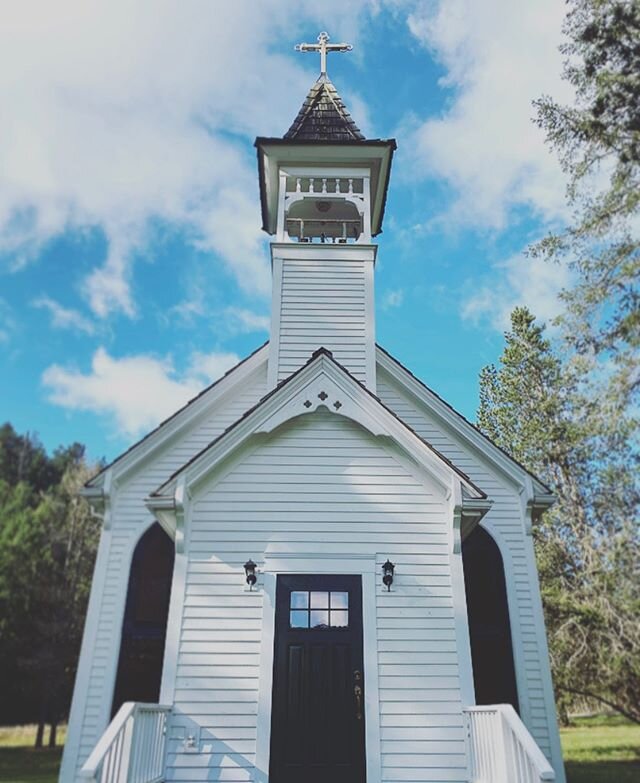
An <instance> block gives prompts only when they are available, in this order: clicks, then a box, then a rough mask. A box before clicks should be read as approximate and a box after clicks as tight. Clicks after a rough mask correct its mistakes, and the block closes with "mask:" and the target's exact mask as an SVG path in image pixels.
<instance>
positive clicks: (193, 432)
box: [76, 363, 267, 773]
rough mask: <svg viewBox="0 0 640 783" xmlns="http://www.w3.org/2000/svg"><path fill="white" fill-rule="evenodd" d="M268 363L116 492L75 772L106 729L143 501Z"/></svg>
mask: <svg viewBox="0 0 640 783" xmlns="http://www.w3.org/2000/svg"><path fill="white" fill-rule="evenodd" d="M266 382H267V377H266V363H265V364H263V365H262V366H260V367H259V368H258V369H257V370H256V371H255V372H254V373H252V375H251V376H250V378H248V379H247V380H246V382H245V383H244V384H243V388H242V389H240V390H230V392H229V393H228V394H227V396H226V397H223V398H222V399H221V400H220V401H219V403H218V404H217V405H216V406H215V409H214V410H210V411H208V412H206V411H205V412H204V413H203V415H202V417H201V418H200V419H199V421H197V422H195V423H194V424H193V425H192V426H191V428H190V430H188V431H187V432H183V433H181V434H180V435H179V436H177V437H176V438H175V439H174V442H173V443H172V444H171V445H170V446H168V447H167V448H165V450H163V451H161V453H159V454H158V456H157V457H156V458H155V459H153V460H150V461H149V462H148V463H147V464H146V465H145V466H143V467H141V468H140V470H139V471H138V472H136V473H133V474H132V476H131V477H130V478H128V479H127V480H125V482H124V483H123V485H122V486H119V487H117V489H116V491H115V500H114V504H113V511H112V530H111V535H110V539H111V541H110V548H109V557H108V563H107V568H106V576H105V585H104V591H103V595H102V598H101V601H100V608H99V614H100V618H99V622H98V630H97V634H96V637H95V645H94V649H93V650H92V651H91V671H90V674H89V680H88V682H89V684H88V688H87V690H86V696H85V703H84V713H83V718H82V726H81V734H80V738H79V750H78V755H77V762H76V773H77V772H78V771H79V769H80V767H81V766H82V764H83V763H84V761H85V759H86V758H87V756H88V755H89V753H90V752H91V751H92V750H93V748H94V746H95V744H96V742H97V741H98V739H99V737H100V736H101V734H102V732H103V731H104V729H105V728H106V725H107V723H108V720H109V715H110V707H111V700H112V690H113V682H114V677H115V666H114V661H115V662H117V658H118V651H119V645H120V632H121V624H122V616H123V611H124V599H125V591H126V586H127V583H128V578H129V568H130V564H131V557H132V554H133V550H134V548H135V545H136V543H137V541H138V540H139V538H140V536H141V534H142V533H143V532H144V530H145V529H146V528H147V526H148V525H149V524H150V523H151V521H152V517H151V515H150V514H149V512H148V510H147V509H146V507H145V505H144V499H145V498H146V497H147V496H148V495H149V493H150V492H152V491H153V490H154V489H156V488H157V487H158V486H159V485H160V484H161V483H162V482H164V481H165V480H166V479H167V478H168V477H169V476H170V475H171V474H172V473H173V472H174V471H175V470H177V469H178V468H179V467H181V466H182V465H183V464H184V463H185V462H186V461H187V460H189V459H190V458H191V457H192V456H193V455H194V454H196V453H197V452H198V451H200V450H201V449H202V448H204V447H205V446H207V445H208V444H209V443H210V442H211V441H212V440H213V439H214V438H215V437H217V436H218V435H219V434H220V433H221V432H223V431H224V430H225V429H226V428H227V427H228V426H230V425H231V424H233V422H234V421H236V420H237V419H238V418H239V417H240V416H242V414H243V413H244V412H245V411H247V410H248V409H249V408H251V407H252V406H253V405H255V403H256V402H257V401H258V400H259V399H260V398H261V397H262V396H264V394H265V393H266V391H267V385H266Z"/></svg>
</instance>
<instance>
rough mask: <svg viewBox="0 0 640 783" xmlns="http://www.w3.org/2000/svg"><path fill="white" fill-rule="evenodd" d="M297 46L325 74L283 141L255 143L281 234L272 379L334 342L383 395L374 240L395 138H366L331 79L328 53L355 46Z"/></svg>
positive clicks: (270, 217)
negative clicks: (314, 55) (315, 56)
mask: <svg viewBox="0 0 640 783" xmlns="http://www.w3.org/2000/svg"><path fill="white" fill-rule="evenodd" d="M296 49H297V50H298V51H302V52H311V51H313V52H318V53H319V54H320V58H321V68H320V71H321V72H320V76H319V77H318V79H317V81H316V82H315V83H314V84H313V86H312V87H311V90H310V91H309V94H308V95H307V98H306V100H305V101H304V103H303V105H302V108H301V109H300V111H299V112H298V116H297V117H296V118H295V120H294V121H293V124H292V125H291V127H290V128H289V130H288V131H287V133H286V134H285V135H284V137H283V138H258V139H256V147H257V151H258V170H259V178H260V199H261V204H262V220H263V229H264V230H265V231H266V232H267V233H269V234H271V235H273V237H274V239H273V241H272V243H271V259H272V269H273V299H272V315H271V340H270V348H269V351H270V353H269V382H270V385H271V386H275V385H276V384H277V383H279V382H280V381H282V380H284V379H285V378H286V377H287V376H288V375H290V374H291V373H293V372H295V371H296V370H297V369H299V368H300V367H301V366H302V365H303V364H305V363H306V361H307V360H308V359H309V357H310V356H311V354H312V353H313V352H314V351H316V350H317V349H318V348H326V349H328V350H330V351H331V352H332V353H333V355H334V358H335V359H336V360H337V361H338V362H340V363H341V364H343V365H344V366H345V367H346V368H347V369H348V370H349V371H350V372H351V373H352V374H353V375H354V376H355V377H356V378H357V379H358V380H359V381H361V382H362V383H364V384H365V385H366V386H367V387H368V388H369V389H370V390H371V391H373V392H375V383H376V382H375V319H374V306H373V305H374V301H373V268H374V263H375V258H376V253H377V250H378V248H377V245H376V244H375V243H374V241H373V238H374V237H375V236H376V235H377V234H379V233H380V231H381V230H382V219H383V216H384V207H385V202H386V195H387V187H388V182H389V174H390V169H391V160H392V157H393V152H394V150H395V148H396V143H395V141H394V140H393V139H385V140H382V139H365V137H364V135H363V134H362V133H361V131H360V130H359V128H358V126H357V125H356V124H355V122H354V121H353V119H352V117H351V115H350V114H349V112H348V111H347V108H346V106H345V105H344V103H343V101H342V99H341V98H340V95H339V94H338V91H337V90H336V88H335V87H334V85H333V84H332V82H331V81H330V79H329V77H328V76H327V72H326V58H327V53H328V52H335V51H340V52H345V51H349V50H350V49H351V46H350V45H349V44H344V43H340V44H330V43H329V36H328V35H327V34H326V33H321V34H320V35H319V36H318V43H317V44H299V45H298V46H297V47H296Z"/></svg>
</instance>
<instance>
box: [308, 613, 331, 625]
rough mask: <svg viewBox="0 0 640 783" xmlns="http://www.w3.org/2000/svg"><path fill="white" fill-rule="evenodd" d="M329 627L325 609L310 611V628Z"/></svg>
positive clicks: (327, 614)
mask: <svg viewBox="0 0 640 783" xmlns="http://www.w3.org/2000/svg"><path fill="white" fill-rule="evenodd" d="M328 626H329V612H327V611H326V610H325V609H312V610H311V627H312V628H327V627H328Z"/></svg>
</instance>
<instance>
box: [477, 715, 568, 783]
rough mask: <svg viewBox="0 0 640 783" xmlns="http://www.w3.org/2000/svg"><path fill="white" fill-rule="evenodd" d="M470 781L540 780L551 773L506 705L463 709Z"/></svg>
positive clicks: (551, 776) (547, 778)
mask: <svg viewBox="0 0 640 783" xmlns="http://www.w3.org/2000/svg"><path fill="white" fill-rule="evenodd" d="M464 712H465V714H466V716H467V722H468V734H469V754H470V772H471V778H470V780H471V783H541V781H550V780H555V777H556V776H555V773H554V771H553V769H552V768H551V765H550V764H549V762H548V761H547V759H546V758H545V757H544V754H543V753H542V751H541V750H540V748H539V747H538V745H537V744H536V742H535V740H534V739H533V737H532V736H531V734H529V732H528V730H527V728H526V726H525V725H524V723H523V722H522V721H521V720H520V718H519V717H518V714H517V712H516V711H515V710H514V709H513V707H512V706H511V705H510V704H493V705H490V706H483V707H467V708H466V709H465V711H464Z"/></svg>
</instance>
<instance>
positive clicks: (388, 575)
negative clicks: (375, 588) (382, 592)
mask: <svg viewBox="0 0 640 783" xmlns="http://www.w3.org/2000/svg"><path fill="white" fill-rule="evenodd" d="M395 568H396V567H395V566H394V564H393V563H392V562H391V560H387V562H386V563H385V564H384V565H383V566H382V574H383V576H382V581H383V582H384V584H385V585H386V587H387V590H388V591H389V592H391V585H392V584H393V572H394V571H395Z"/></svg>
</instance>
